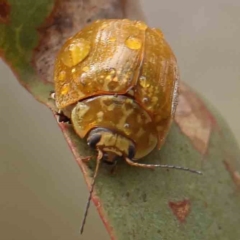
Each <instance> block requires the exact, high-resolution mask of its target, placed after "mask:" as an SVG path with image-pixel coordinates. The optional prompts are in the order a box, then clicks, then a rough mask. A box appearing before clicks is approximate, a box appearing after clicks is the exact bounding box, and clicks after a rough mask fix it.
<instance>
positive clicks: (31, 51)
mask: <svg viewBox="0 0 240 240" xmlns="http://www.w3.org/2000/svg"><path fill="white" fill-rule="evenodd" d="M93 3H95V5H93ZM128 7H129V5H127V1H117V0H106V1H101V3H96V1H91V0H89V1H76V0H75V1H74V0H70V1H63V0H58V1H49V0H41V1H35V2H34V1H30V0H21V1H17V0H9V1H7V0H3V1H0V54H1V56H2V57H3V58H4V60H5V61H6V62H7V64H8V65H9V66H10V67H11V69H12V70H13V71H14V73H15V75H16V77H17V79H18V80H19V82H20V83H21V84H22V85H23V86H24V87H25V88H26V89H27V90H28V91H29V92H30V93H31V94H32V95H33V96H34V97H35V98H36V99H37V100H39V101H41V102H42V103H43V104H45V105H46V106H48V107H50V108H51V109H52V110H53V113H54V111H55V110H56V109H55V106H54V103H53V102H52V101H51V100H50V99H49V94H50V91H51V90H53V83H52V71H53V62H54V58H55V55H56V53H57V51H58V49H59V48H60V46H61V45H62V43H63V42H64V41H65V40H66V38H68V37H70V36H71V35H73V34H74V33H75V32H77V31H78V30H80V29H81V28H82V27H83V26H84V25H85V24H86V23H88V22H89V21H93V20H95V19H98V18H122V17H125V16H126V15H124V14H126V12H128V11H127V10H128ZM26 13H27V14H26ZM128 14H129V13H128ZM134 14H135V15H134ZM133 16H134V17H133ZM128 17H129V18H130V17H131V18H137V16H136V12H135V13H134V12H132V13H131V15H128ZM59 127H60V128H61V129H62V131H63V134H64V136H65V137H66V141H67V142H68V144H69V146H70V148H71V150H72V152H73V154H74V156H75V159H76V161H77V163H78V164H79V166H80V168H81V170H82V171H83V174H84V176H85V179H86V183H87V184H88V186H90V183H91V177H92V174H93V170H94V167H95V161H94V160H93V161H91V162H90V163H89V165H86V164H84V163H83V162H82V159H83V158H84V157H86V156H90V155H91V156H95V155H96V153H95V152H93V151H91V150H90V149H89V148H88V146H87V145H86V143H85V141H84V140H80V139H79V137H78V136H77V135H76V134H75V132H74V131H73V129H72V128H71V126H68V125H64V124H59ZM239 155H240V151H239V148H238V146H237V144H236V141H235V139H234V137H233V136H232V133H231V132H230V130H229V128H228V126H227V125H226V123H225V121H224V120H223V119H222V118H221V116H219V114H218V113H217V112H216V110H215V109H213V108H212V107H211V106H210V105H209V104H207V103H206V102H205V101H203V100H202V99H201V98H200V97H199V96H198V95H197V94H196V93H195V92H193V91H192V90H191V89H189V88H188V87H187V86H186V85H185V84H183V83H182V84H181V95H180V98H179V106H178V109H177V113H176V120H175V122H174V123H173V126H172V128H171V131H170V133H169V136H168V138H167V140H166V143H165V144H164V146H163V147H162V149H161V150H160V151H154V152H152V153H151V154H150V155H149V156H148V157H146V158H144V159H142V162H145V163H160V162H161V163H162V164H175V165H181V166H185V167H190V168H194V169H199V170H202V171H203V173H204V174H203V176H199V175H194V174H190V173H187V172H182V171H177V170H171V171H170V170H169V171H166V170H164V169H157V170H154V171H152V170H147V169H139V168H134V167H131V166H129V165H127V164H126V163H125V162H120V163H119V165H118V166H117V171H116V173H115V174H111V173H110V170H109V168H108V167H107V166H104V165H103V164H102V165H101V168H100V172H99V176H98V178H97V183H96V187H95V192H94V196H93V202H94V203H95V205H96V207H97V209H98V211H99V214H100V216H101V218H102V220H103V222H104V224H105V226H106V228H107V230H108V232H109V235H110V236H111V239H118V240H126V239H137V240H145V239H151V240H155V239H156V240H159V239H171V240H175V239H177V240H181V239H191V240H192V239H199V240H200V239H211V240H213V239H218V240H225V239H239V238H240V229H239V228H238V227H237V224H238V223H239V222H240V214H239V209H240V194H239V191H240V161H239Z"/></svg>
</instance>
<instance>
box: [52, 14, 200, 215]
mask: <svg viewBox="0 0 240 240" xmlns="http://www.w3.org/2000/svg"><path fill="white" fill-rule="evenodd" d="M54 81H55V101H56V106H57V108H58V109H60V110H61V112H62V114H63V115H64V116H66V117H68V118H69V119H70V120H71V123H72V125H73V127H74V129H75V131H76V133H77V134H78V135H79V137H81V138H87V142H88V144H89V145H90V146H91V147H94V148H96V149H97V150H98V152H99V155H98V158H97V160H98V161H97V167H96V170H95V175H94V179H95V177H96V173H97V170H98V166H99V162H100V160H101V159H102V157H103V156H104V158H105V161H107V162H110V163H113V162H114V161H115V159H116V157H119V156H120V157H122V158H124V159H125V160H126V161H127V162H128V163H129V164H131V165H134V166H139V167H146V168H154V167H165V168H178V169H182V170H187V171H192V172H196V173H200V172H198V171H195V170H190V169H188V168H183V167H178V166H170V165H154V164H140V163H138V162H136V160H138V159H141V158H143V157H144V156H146V155H147V154H149V153H150V152H151V151H152V150H153V149H154V148H155V147H156V146H157V147H158V148H160V147H161V145H162V144H163V142H164V139H165V138H166V135H167V133H168V131H169V128H170V125H171V122H172V119H173V116H174V113H175V109H176V103H177V95H178V81H179V71H178V67H177V61H176V58H175V56H174V54H173V52H172V50H171V48H170V47H169V45H168V44H167V42H166V40H165V39H164V36H163V34H162V32H161V31H160V30H158V29H154V28H149V27H148V26H147V25H146V24H145V23H143V22H141V21H130V20H127V19H108V20H98V21H96V22H94V23H92V24H90V25H88V26H86V27H85V28H84V29H82V30H81V31H80V32H78V33H77V34H76V35H75V36H73V37H72V38H70V39H68V40H67V41H66V43H65V44H64V45H63V47H62V48H61V50H60V52H59V54H58V56H57V58H56V63H55V71H54ZM93 185H94V182H93ZM85 216H86V215H85Z"/></svg>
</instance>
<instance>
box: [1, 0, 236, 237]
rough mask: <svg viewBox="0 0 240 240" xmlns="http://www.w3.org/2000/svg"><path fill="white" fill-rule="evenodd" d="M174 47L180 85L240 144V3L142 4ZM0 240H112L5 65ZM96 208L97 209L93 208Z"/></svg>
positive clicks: (64, 153)
mask: <svg viewBox="0 0 240 240" xmlns="http://www.w3.org/2000/svg"><path fill="white" fill-rule="evenodd" d="M141 3H142V8H143V11H144V13H145V15H146V17H147V20H148V22H149V24H150V25H151V26H152V27H159V28H161V29H162V31H163V32H164V34H165V36H166V39H167V41H168V42H169V43H170V45H171V46H172V48H173V50H174V52H175V54H176V56H177V59H178V62H179V67H180V72H181V78H182V79H183V80H184V81H186V82H187V83H188V84H189V85H190V86H192V87H194V88H195V89H196V90H198V91H199V92H200V93H202V94H203V95H204V96H205V97H206V98H207V99H209V100H210V102H212V104H213V105H214V106H216V107H217V108H218V109H219V111H220V112H221V113H222V115H223V116H224V117H225V119H226V121H227V122H228V123H229V125H230V127H231V129H232V130H233V132H234V133H235V136H236V138H237V139H238V142H240V124H239V123H240V111H239V106H240V94H239V92H240V67H239V62H240V47H239V42H240V31H239V22H240V15H239V12H240V2H239V1H238V0H229V1H225V0H213V1H206V0H203V1H196V0H192V1H190V0H182V1H174V0H169V1H156V0H142V1H141ZM0 73H1V81H0V111H1V117H0V133H1V135H0V179H1V180H0V190H1V197H0V212H1V214H0V239H3V240H43V239H44V240H67V239H68V240H77V239H82V240H93V239H98V240H105V239H109V237H108V235H107V233H106V231H105V229H104V227H103V224H102V222H101V221H100V219H99V217H98V215H97V213H96V210H95V208H94V207H91V209H90V213H89V217H88V219H87V225H86V228H85V233H84V235H83V236H81V237H80V236H79V233H78V230H79V225H80V223H81V219H82V215H83V211H84V207H85V201H86V199H87V193H88V192H87V188H86V186H85V183H84V181H83V177H82V174H81V172H80V170H79V168H78V166H77V164H76V163H75V161H74V159H73V156H72V154H71V152H70V150H69V148H68V146H67V144H66V143H65V140H64V138H63V136H62V133H61V131H60V129H59V128H58V127H57V125H56V122H55V120H54V118H53V116H52V114H51V112H50V111H49V110H48V109H47V108H46V107H45V106H43V105H41V104H40V103H38V102H37V101H35V100H34V99H33V97H32V96H31V95H30V94H28V93H27V92H26V90H25V89H24V88H22V87H21V86H20V85H19V84H18V82H17V80H16V79H15V77H14V75H13V74H12V72H11V71H10V70H9V68H8V67H7V66H6V65H5V64H4V63H3V62H0ZM92 206H93V205H92Z"/></svg>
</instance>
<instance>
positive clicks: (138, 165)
mask: <svg viewBox="0 0 240 240" xmlns="http://www.w3.org/2000/svg"><path fill="white" fill-rule="evenodd" d="M125 160H126V162H127V163H128V164H129V165H132V166H135V167H142V168H151V169H153V168H157V167H160V168H168V169H178V170H183V171H187V172H191V173H196V174H200V175H201V174H202V172H201V171H197V170H194V169H190V168H185V167H181V166H174V165H165V164H144V163H137V162H134V161H132V160H131V159H129V158H125Z"/></svg>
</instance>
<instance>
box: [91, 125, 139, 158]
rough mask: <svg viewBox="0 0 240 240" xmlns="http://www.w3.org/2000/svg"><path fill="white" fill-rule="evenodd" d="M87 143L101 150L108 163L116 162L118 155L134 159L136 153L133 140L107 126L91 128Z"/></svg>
mask: <svg viewBox="0 0 240 240" xmlns="http://www.w3.org/2000/svg"><path fill="white" fill-rule="evenodd" d="M87 143H88V145H89V146H90V147H92V148H96V149H99V150H101V151H102V152H103V156H104V160H105V162H107V163H114V161H115V159H116V158H117V157H124V158H126V157H128V158H129V159H133V157H134V155H135V146H134V144H133V142H132V141H131V140H129V139H128V138H126V137H124V136H122V135H121V134H118V133H115V132H113V131H111V130H108V129H106V128H95V129H93V130H91V131H90V133H89V135H88V138H87Z"/></svg>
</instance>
